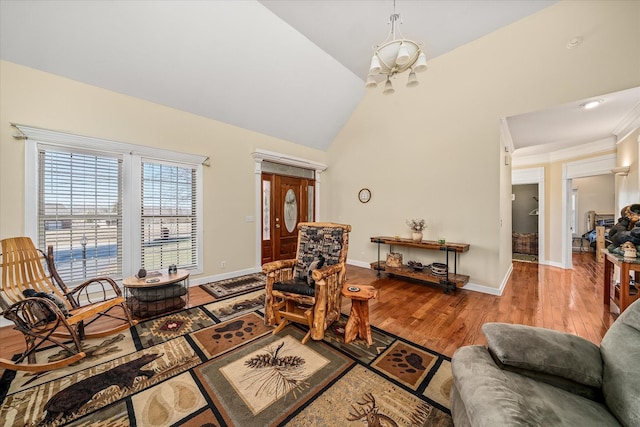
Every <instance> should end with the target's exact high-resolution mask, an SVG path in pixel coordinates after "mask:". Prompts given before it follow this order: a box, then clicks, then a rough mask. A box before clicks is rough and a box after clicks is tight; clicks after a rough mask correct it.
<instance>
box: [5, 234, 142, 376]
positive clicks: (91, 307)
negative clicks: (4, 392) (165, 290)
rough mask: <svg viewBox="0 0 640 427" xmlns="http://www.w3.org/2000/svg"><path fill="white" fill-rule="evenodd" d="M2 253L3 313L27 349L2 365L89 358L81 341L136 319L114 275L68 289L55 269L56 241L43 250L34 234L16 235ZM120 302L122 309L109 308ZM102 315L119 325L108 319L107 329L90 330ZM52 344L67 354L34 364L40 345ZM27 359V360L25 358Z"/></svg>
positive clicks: (25, 367) (31, 367)
mask: <svg viewBox="0 0 640 427" xmlns="http://www.w3.org/2000/svg"><path fill="white" fill-rule="evenodd" d="M0 256H1V261H2V262H1V263H0V268H1V269H2V276H1V277H2V284H1V287H0V307H1V308H2V315H3V316H4V317H5V318H7V319H9V320H11V321H12V322H13V323H14V324H15V327H14V329H16V330H18V331H20V332H22V334H23V335H24V339H25V343H26V350H25V351H24V353H22V354H21V355H20V356H19V357H18V359H17V360H16V361H10V360H7V359H3V358H0V368H5V369H11V370H21V371H31V372H43V371H49V370H52V369H58V368H61V367H63V366H67V365H69V364H71V363H74V362H75V361H77V360H79V359H82V358H83V357H85V353H84V352H83V351H82V345H81V340H83V339H85V338H99V337H105V336H108V335H111V334H114V333H116V332H120V331H123V330H125V329H128V328H129V327H131V326H133V325H135V324H136V322H135V321H133V320H132V318H131V315H130V313H129V310H128V308H127V307H126V304H125V303H124V298H123V296H122V292H121V291H120V288H118V285H117V284H116V283H115V282H114V281H113V280H112V279H110V278H107V277H99V278H95V279H91V280H88V281H86V282H84V283H82V284H80V285H78V286H77V287H75V288H73V289H69V288H68V287H67V286H66V285H65V284H64V282H63V281H62V279H61V278H60V276H59V275H58V273H57V271H56V268H55V265H54V262H53V247H52V246H49V248H48V251H47V254H45V253H44V252H42V251H40V250H39V249H36V247H35V246H34V244H33V242H32V241H31V239H30V238H28V237H14V238H9V239H4V240H2V254H1V255H0ZM44 263H46V266H47V270H48V274H47V272H46V271H45V268H44V265H43V264H44ZM54 282H55V283H56V284H57V285H58V286H59V287H56V286H55V285H54ZM25 291H27V292H26V294H27V296H25ZM32 295H35V296H32ZM94 300H96V301H94ZM81 302H82V304H81ZM117 307H119V310H121V311H122V312H121V313H111V311H112V309H116V310H118V308H117ZM65 312H66V313H65ZM103 316H107V317H110V318H114V319H117V320H118V322H117V323H116V324H115V326H114V324H113V322H109V326H107V325H103V326H104V327H105V329H96V330H94V328H91V331H88V329H89V328H88V326H89V325H91V324H92V323H93V322H95V321H96V320H98V319H99V318H101V317H103ZM69 340H72V343H68V342H69ZM49 345H55V346H59V347H61V348H63V349H65V350H66V351H67V352H68V353H69V356H68V357H66V358H64V359H62V360H57V361H55V362H49V363H35V362H36V358H35V352H36V350H39V349H42V348H44V347H46V346H49ZM25 359H26V360H27V361H28V364H25V363H22V362H23V361H25Z"/></svg>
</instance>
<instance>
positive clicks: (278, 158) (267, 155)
mask: <svg viewBox="0 0 640 427" xmlns="http://www.w3.org/2000/svg"><path fill="white" fill-rule="evenodd" d="M251 155H252V156H253V159H254V161H255V167H254V171H253V173H254V177H255V197H254V204H255V217H254V218H255V224H256V227H255V228H256V234H255V254H256V257H255V266H256V269H258V271H261V270H260V269H261V266H262V212H261V207H262V162H263V161H269V162H272V163H280V164H282V165H287V166H296V167H299V168H303V169H310V170H312V171H314V172H315V173H314V176H315V202H314V204H315V215H314V218H315V219H316V221H320V176H321V174H322V172H324V171H325V170H326V169H327V165H325V164H323V163H319V162H315V161H313V160H307V159H303V158H300V157H294V156H289V155H287V154H281V153H276V152H273V151H267V150H261V149H256V151H254V152H253V153H251Z"/></svg>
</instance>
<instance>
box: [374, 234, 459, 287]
mask: <svg viewBox="0 0 640 427" xmlns="http://www.w3.org/2000/svg"><path fill="white" fill-rule="evenodd" d="M371 242H372V243H377V244H378V261H376V262H372V263H371V268H373V269H374V270H378V277H379V276H380V272H381V271H384V272H386V273H388V274H392V275H395V276H401V277H408V278H411V279H417V280H422V281H424V282H428V283H433V284H438V285H442V286H444V288H445V289H444V291H445V293H449V291H451V290H452V289H456V288H458V287H462V286H464V285H466V284H467V283H468V282H469V276H466V275H464V274H458V271H457V269H458V254H459V253H462V252H467V251H468V250H469V244H468V243H450V242H447V243H439V242H436V241H432V240H422V241H420V242H416V241H413V240H412V239H402V238H395V237H386V236H376V237H372V238H371ZM382 244H385V245H389V248H390V251H391V252H393V247H394V246H400V247H407V248H417V249H426V250H433V251H442V252H445V253H446V266H447V274H446V275H443V276H436V275H434V274H432V273H431V271H430V270H429V269H427V268H425V269H424V270H416V269H415V268H412V267H410V266H408V265H402V266H401V267H389V266H387V265H386V262H385V261H381V260H380V245H382ZM449 253H452V254H453V273H451V271H450V269H449Z"/></svg>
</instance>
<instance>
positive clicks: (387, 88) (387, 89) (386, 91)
mask: <svg viewBox="0 0 640 427" xmlns="http://www.w3.org/2000/svg"><path fill="white" fill-rule="evenodd" d="M382 93H383V94H385V95H393V94H394V93H395V90H394V89H393V85H392V84H391V80H389V78H388V77H387V82H386V83H385V84H384V90H383V91H382Z"/></svg>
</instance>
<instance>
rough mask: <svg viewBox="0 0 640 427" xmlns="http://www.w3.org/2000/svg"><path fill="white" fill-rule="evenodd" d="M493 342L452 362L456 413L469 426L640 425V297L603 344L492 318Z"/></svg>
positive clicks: (488, 333) (486, 329)
mask: <svg viewBox="0 0 640 427" xmlns="http://www.w3.org/2000/svg"><path fill="white" fill-rule="evenodd" d="M482 332H483V333H484V335H485V337H486V339H487V346H486V347H485V346H477V345H474V346H466V347H461V348H460V349H458V350H457V351H456V352H455V354H454V355H453V358H452V360H451V369H452V371H453V386H452V387H451V413H452V416H453V422H454V424H455V425H456V426H457V427H461V426H491V427H494V426H578V427H586V426H598V427H601V426H619V425H624V426H640V301H636V302H634V303H633V304H632V305H630V306H629V307H628V308H627V309H626V310H625V312H624V313H622V314H621V315H620V316H619V317H618V319H617V320H616V321H615V322H614V324H613V325H611V327H610V328H609V330H608V331H607V333H606V334H605V336H604V338H603V339H602V343H601V344H600V346H599V347H598V346H596V345H595V344H593V343H591V342H589V341H587V340H585V339H582V338H580V337H578V336H575V335H571V334H565V333H562V332H557V331H552V330H549V329H542V328H534V327H530V326H523V325H511V324H505V323H486V324H484V325H483V326H482Z"/></svg>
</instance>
